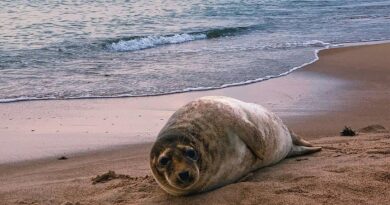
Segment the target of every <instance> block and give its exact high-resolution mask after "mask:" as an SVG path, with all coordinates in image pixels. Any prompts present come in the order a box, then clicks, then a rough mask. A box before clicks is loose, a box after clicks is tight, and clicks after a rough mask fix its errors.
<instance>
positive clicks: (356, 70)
mask: <svg viewBox="0 0 390 205" xmlns="http://www.w3.org/2000/svg"><path fill="white" fill-rule="evenodd" d="M389 53H390V44H380V45H369V46H357V47H346V48H337V49H330V50H324V51H322V52H320V60H319V61H317V62H316V63H314V64H311V65H309V66H306V67H305V68H303V69H301V70H299V71H296V72H294V73H292V74H290V75H288V76H285V77H282V78H277V79H273V80H269V81H265V82H261V83H256V84H252V85H247V86H240V87H233V88H227V89H221V90H214V91H206V92H193V93H184V94H175V95H168V96H159V97H147V98H124V99H105V100H71V101H37V102H22V103H11V104H2V105H0V113H1V116H0V123H1V124H0V141H1V145H0V146H1V150H0V155H1V157H0V162H2V163H3V164H1V165H0V204H61V203H64V202H69V204H70V203H73V204H76V203H77V202H78V203H80V204H154V203H157V204H158V203H160V204H183V203H188V204H203V203H207V204H237V203H242V204H390V197H389V195H390V158H389V154H390V134H389V133H388V132H381V133H375V132H376V130H375V129H371V130H369V131H370V132H369V133H366V134H360V135H358V136H356V137H333V136H336V135H338V132H339V131H340V130H341V129H342V128H343V126H344V125H349V126H352V127H353V128H359V127H364V126H367V125H370V124H381V125H384V126H385V127H387V128H390V106H389V102H390V58H389V57H388V54H389ZM204 95H228V96H232V97H236V98H239V99H242V100H245V101H250V102H257V103H260V104H263V105H265V106H266V107H268V108H269V109H271V110H273V111H274V112H276V113H278V114H279V115H280V116H281V117H282V118H283V120H284V121H285V122H286V124H288V126H289V127H292V128H293V129H294V130H295V132H297V133H298V134H301V135H303V136H304V137H305V138H307V139H310V140H311V141H312V142H313V143H315V144H316V145H321V146H323V147H324V149H323V151H322V152H320V153H316V154H313V155H308V156H302V157H298V158H291V159H287V160H284V161H282V162H281V163H279V164H277V165H275V166H272V167H268V168H265V169H261V170H259V171H257V172H255V173H254V174H253V175H252V176H250V177H249V178H247V180H246V181H244V182H239V183H235V184H231V185H228V186H225V187H223V188H220V189H217V190H215V191H211V192H208V193H204V194H199V195H195V196H190V197H171V196H169V195H167V194H165V193H164V192H163V191H162V190H161V189H160V188H159V187H158V186H157V184H156V183H155V182H154V180H153V179H152V177H151V176H150V171H149V168H148V151H149V148H150V146H151V144H150V143H141V142H148V141H152V140H153V139H154V137H155V134H156V133H157V132H158V130H159V129H160V128H161V126H162V125H163V124H164V122H165V120H166V119H167V118H168V117H169V115H170V114H171V113H172V112H173V111H174V110H175V109H177V108H178V107H179V106H181V105H183V104H184V103H186V102H188V101H190V100H192V99H194V98H196V97H200V96H204ZM32 130H34V131H32ZM10 138H11V139H10ZM26 140H27V143H26V142H25V141H26ZM126 143H127V144H131V143H141V144H133V145H121V144H126ZM116 145H121V146H120V147H116ZM109 146H111V148H110V149H108V150H107V149H105V150H100V151H99V149H100V148H102V147H109ZM63 147H65V148H67V149H65V148H63ZM58 149H61V150H60V152H58V151H57V150H58ZM87 149H97V151H93V152H92V151H90V152H87V153H83V154H68V153H73V152H77V151H86V150H87ZM61 153H66V154H67V156H68V157H69V159H67V160H57V159H56V158H55V156H57V155H59V154H61ZM42 157H48V158H43V159H37V160H29V161H24V162H9V161H15V160H27V159H30V158H31V159H35V158H42ZM9 158H12V160H8V162H7V159H9ZM108 170H113V171H115V172H116V173H118V174H125V175H127V177H121V178H119V179H115V180H111V181H108V182H106V183H98V184H95V185H93V184H92V181H91V178H93V177H95V176H96V175H101V174H103V173H105V172H107V171H108Z"/></svg>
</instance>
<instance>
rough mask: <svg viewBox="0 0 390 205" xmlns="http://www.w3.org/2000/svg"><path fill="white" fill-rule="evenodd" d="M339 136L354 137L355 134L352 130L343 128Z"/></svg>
mask: <svg viewBox="0 0 390 205" xmlns="http://www.w3.org/2000/svg"><path fill="white" fill-rule="evenodd" d="M340 135H341V136H356V132H355V131H354V130H353V129H352V128H350V127H347V126H345V127H344V129H343V131H341V132H340Z"/></svg>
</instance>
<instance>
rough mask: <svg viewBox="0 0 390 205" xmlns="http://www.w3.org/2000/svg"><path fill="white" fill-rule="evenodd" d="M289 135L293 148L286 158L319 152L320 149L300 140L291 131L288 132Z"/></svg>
mask: <svg viewBox="0 0 390 205" xmlns="http://www.w3.org/2000/svg"><path fill="white" fill-rule="evenodd" d="M290 135H291V139H292V143H293V147H292V148H291V150H290V152H289V153H288V155H287V157H295V156H299V155H304V154H310V153H314V152H318V151H321V147H313V145H312V144H311V143H310V142H308V141H306V140H304V139H302V138H301V137H300V136H298V135H297V134H295V133H294V132H293V131H291V130H290Z"/></svg>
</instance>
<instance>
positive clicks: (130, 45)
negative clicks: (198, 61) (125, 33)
mask: <svg viewBox="0 0 390 205" xmlns="http://www.w3.org/2000/svg"><path fill="white" fill-rule="evenodd" d="M206 38H207V36H206V34H186V33H183V34H176V35H173V36H147V37H142V38H137V39H132V40H120V41H118V42H116V43H112V44H110V45H109V46H108V47H109V48H110V49H112V50H114V51H136V50H142V49H146V48H153V47H156V46H160V45H166V44H178V43H184V42H188V41H195V40H201V39H206Z"/></svg>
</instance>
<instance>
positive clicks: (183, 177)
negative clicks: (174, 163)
mask: <svg viewBox="0 0 390 205" xmlns="http://www.w3.org/2000/svg"><path fill="white" fill-rule="evenodd" d="M179 179H180V180H181V181H183V182H188V181H189V179H190V173H189V172H188V171H183V172H180V173H179Z"/></svg>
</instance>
